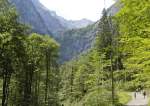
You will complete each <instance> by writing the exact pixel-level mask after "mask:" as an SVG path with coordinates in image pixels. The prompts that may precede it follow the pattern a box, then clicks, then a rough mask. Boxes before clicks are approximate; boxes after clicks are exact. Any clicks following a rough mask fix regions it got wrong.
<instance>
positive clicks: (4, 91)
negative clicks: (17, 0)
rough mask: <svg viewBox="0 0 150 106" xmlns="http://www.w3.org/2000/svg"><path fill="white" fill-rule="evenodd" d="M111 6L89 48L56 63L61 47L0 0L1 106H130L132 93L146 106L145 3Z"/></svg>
mask: <svg viewBox="0 0 150 106" xmlns="http://www.w3.org/2000/svg"><path fill="white" fill-rule="evenodd" d="M115 5H117V6H118V8H119V11H118V12H117V13H116V14H115V15H112V14H110V13H108V11H107V9H105V8H104V10H103V12H102V17H101V19H100V20H99V21H98V22H97V23H98V25H97V29H98V31H97V32H95V33H96V37H95V39H94V41H93V45H92V47H91V48H90V49H88V50H87V51H84V52H83V53H81V54H78V55H77V56H75V57H74V58H72V59H71V60H69V61H64V62H62V61H61V62H60V58H61V54H60V47H61V46H66V48H67V45H60V44H59V43H58V42H57V40H55V39H54V38H52V37H50V36H49V35H42V34H38V33H33V32H32V31H31V28H30V26H28V25H25V24H23V23H21V22H20V20H19V14H18V12H17V11H16V8H15V7H14V6H13V5H11V3H9V1H8V0H0V101H1V103H0V104H1V106H124V105H126V106H131V105H129V104H128V103H129V102H130V101H131V100H132V98H133V97H132V94H133V93H134V92H135V91H136V92H137V93H134V94H133V95H134V96H135V99H136V96H137V100H138V99H139V98H138V96H139V95H142V94H138V93H140V92H142V93H143V92H145V93H146V98H145V97H144V99H142V100H141V102H140V99H139V102H140V103H142V101H144V103H146V106H150V101H149V94H150V1H149V0H142V1H141V0H120V1H118V2H117V3H116V4H115ZM90 28H91V27H90ZM83 30H84V29H83ZM86 30H88V29H86ZM72 31H74V30H72ZM79 33H81V36H82V32H79ZM67 34H68V35H67V36H68V37H70V36H69V33H67ZM76 37H77V36H76ZM68 40H69V39H68ZM81 41H82V40H81ZM70 42H71V41H70ZM139 89H140V90H139ZM137 90H138V91H137ZM140 103H136V104H134V105H135V106H139V104H140Z"/></svg>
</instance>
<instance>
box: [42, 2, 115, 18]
mask: <svg viewBox="0 0 150 106" xmlns="http://www.w3.org/2000/svg"><path fill="white" fill-rule="evenodd" d="M105 1H106V4H107V5H106V7H109V6H110V5H112V4H113V3H114V1H113V0H105ZM40 2H41V3H42V4H43V5H45V6H46V7H47V8H49V9H50V10H54V11H56V13H57V14H58V15H60V16H63V17H64V18H66V19H69V20H79V19H83V18H87V19H91V20H93V21H95V20H98V19H99V18H100V15H101V11H102V10H103V8H104V0H40Z"/></svg>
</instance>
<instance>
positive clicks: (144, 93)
mask: <svg viewBox="0 0 150 106" xmlns="http://www.w3.org/2000/svg"><path fill="white" fill-rule="evenodd" d="M143 96H144V99H145V97H146V92H145V91H144V92H143Z"/></svg>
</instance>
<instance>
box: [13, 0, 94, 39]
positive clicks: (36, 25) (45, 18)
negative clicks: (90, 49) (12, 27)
mask: <svg viewBox="0 0 150 106" xmlns="http://www.w3.org/2000/svg"><path fill="white" fill-rule="evenodd" d="M10 2H11V3H12V4H14V5H15V6H16V9H17V11H18V13H19V14H20V20H21V22H23V23H26V24H28V25H30V26H31V27H32V30H33V31H34V32H37V33H40V34H49V35H51V34H53V35H54V36H55V33H57V32H59V31H64V30H67V29H74V28H81V27H85V26H87V25H88V24H91V23H93V22H92V21H89V20H84V21H83V20H81V21H68V20H66V19H64V18H63V17H60V16H57V15H56V13H55V12H54V11H50V10H48V9H47V8H46V7H44V6H43V5H42V4H41V3H40V2H39V0H10Z"/></svg>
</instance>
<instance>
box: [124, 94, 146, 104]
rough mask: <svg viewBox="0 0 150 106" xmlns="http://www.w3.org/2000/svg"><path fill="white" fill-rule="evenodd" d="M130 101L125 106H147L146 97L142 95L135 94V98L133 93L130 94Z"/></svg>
mask: <svg viewBox="0 0 150 106" xmlns="http://www.w3.org/2000/svg"><path fill="white" fill-rule="evenodd" d="M131 95H132V100H131V101H130V102H129V103H128V104H127V105H126V106H148V97H145V98H144V96H143V95H142V93H136V98H135V97H134V93H131Z"/></svg>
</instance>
